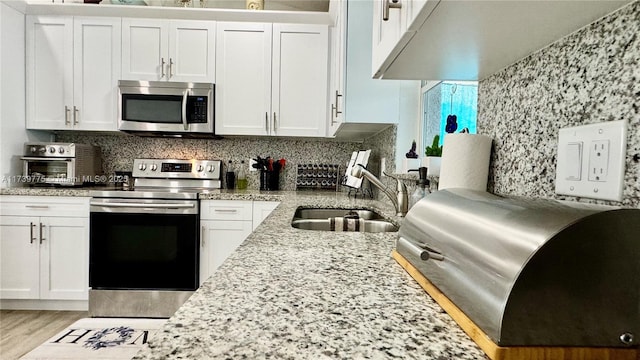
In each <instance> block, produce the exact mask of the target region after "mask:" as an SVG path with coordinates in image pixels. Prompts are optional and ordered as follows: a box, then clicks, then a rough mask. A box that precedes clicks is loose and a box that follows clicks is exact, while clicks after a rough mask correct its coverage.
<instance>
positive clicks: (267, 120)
mask: <svg viewBox="0 0 640 360" xmlns="http://www.w3.org/2000/svg"><path fill="white" fill-rule="evenodd" d="M264 131H266V132H267V134H268V133H269V113H268V112H266V111H265V113H264Z"/></svg>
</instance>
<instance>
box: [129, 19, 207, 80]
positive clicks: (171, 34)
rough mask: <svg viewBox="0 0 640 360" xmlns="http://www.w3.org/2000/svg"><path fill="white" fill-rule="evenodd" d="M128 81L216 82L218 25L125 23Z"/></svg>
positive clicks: (173, 22)
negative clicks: (216, 26) (216, 33)
mask: <svg viewBox="0 0 640 360" xmlns="http://www.w3.org/2000/svg"><path fill="white" fill-rule="evenodd" d="M122 26H123V28H122V78H123V79H125V80H148V81H184V82H209V83H213V82H215V22H214V21H185V20H157V19H127V18H125V19H123V20H122Z"/></svg>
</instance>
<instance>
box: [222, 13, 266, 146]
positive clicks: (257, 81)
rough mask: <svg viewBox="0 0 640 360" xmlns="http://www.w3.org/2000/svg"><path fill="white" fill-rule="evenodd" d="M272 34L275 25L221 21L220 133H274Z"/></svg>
mask: <svg viewBox="0 0 640 360" xmlns="http://www.w3.org/2000/svg"><path fill="white" fill-rule="evenodd" d="M271 33H272V26H271V24H264V23H228V22H219V23H218V27H217V38H216V78H217V79H218V80H217V83H216V100H217V101H216V131H215V132H216V134H218V135H269V134H270V122H269V114H270V113H271Z"/></svg>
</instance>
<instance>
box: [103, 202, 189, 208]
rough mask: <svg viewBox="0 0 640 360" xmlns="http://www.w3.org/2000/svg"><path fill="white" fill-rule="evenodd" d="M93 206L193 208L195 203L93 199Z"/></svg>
mask: <svg viewBox="0 0 640 360" xmlns="http://www.w3.org/2000/svg"><path fill="white" fill-rule="evenodd" d="M91 205H92V206H103V207H114V208H136V209H139V208H154V209H193V208H195V207H196V205H195V204H169V203H159V204H136V203H115V202H100V201H92V202H91Z"/></svg>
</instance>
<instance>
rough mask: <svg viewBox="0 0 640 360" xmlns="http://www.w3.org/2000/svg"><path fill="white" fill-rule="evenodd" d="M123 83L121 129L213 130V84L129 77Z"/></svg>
mask: <svg viewBox="0 0 640 360" xmlns="http://www.w3.org/2000/svg"><path fill="white" fill-rule="evenodd" d="M119 84H120V85H119V88H118V89H119V102H118V106H119V109H118V114H119V117H118V129H119V130H122V131H131V132H169V133H210V134H213V131H214V123H213V118H214V115H213V114H214V97H213V93H214V85H213V84H200V83H175V82H153V81H125V80H121V81H120V83H119Z"/></svg>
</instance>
